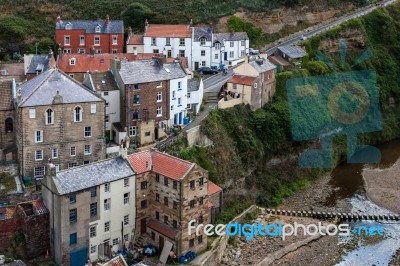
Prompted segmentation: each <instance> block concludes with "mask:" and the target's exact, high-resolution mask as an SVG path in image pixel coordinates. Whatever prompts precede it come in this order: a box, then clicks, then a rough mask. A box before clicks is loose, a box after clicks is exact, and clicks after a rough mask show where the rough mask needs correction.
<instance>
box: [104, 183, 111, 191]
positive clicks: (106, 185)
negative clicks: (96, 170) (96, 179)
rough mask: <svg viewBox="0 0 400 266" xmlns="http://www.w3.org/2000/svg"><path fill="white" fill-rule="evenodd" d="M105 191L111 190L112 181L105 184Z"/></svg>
mask: <svg viewBox="0 0 400 266" xmlns="http://www.w3.org/2000/svg"><path fill="white" fill-rule="evenodd" d="M104 192H110V183H105V184H104Z"/></svg>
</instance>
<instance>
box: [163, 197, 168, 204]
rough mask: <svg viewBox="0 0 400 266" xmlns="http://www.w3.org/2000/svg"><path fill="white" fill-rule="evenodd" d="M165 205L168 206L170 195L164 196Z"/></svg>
mask: <svg viewBox="0 0 400 266" xmlns="http://www.w3.org/2000/svg"><path fill="white" fill-rule="evenodd" d="M164 205H166V206H168V197H164Z"/></svg>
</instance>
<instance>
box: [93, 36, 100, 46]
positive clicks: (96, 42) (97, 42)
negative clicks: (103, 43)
mask: <svg viewBox="0 0 400 266" xmlns="http://www.w3.org/2000/svg"><path fill="white" fill-rule="evenodd" d="M94 45H100V36H94Z"/></svg>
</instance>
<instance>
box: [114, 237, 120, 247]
mask: <svg viewBox="0 0 400 266" xmlns="http://www.w3.org/2000/svg"><path fill="white" fill-rule="evenodd" d="M118 243H119V241H118V238H114V239H113V246H114V245H118Z"/></svg>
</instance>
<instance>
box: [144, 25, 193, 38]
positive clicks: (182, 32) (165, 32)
mask: <svg viewBox="0 0 400 266" xmlns="http://www.w3.org/2000/svg"><path fill="white" fill-rule="evenodd" d="M144 36H146V37H171V38H172V37H175V38H190V37H191V36H192V28H191V27H190V26H189V25H179V24H177V25H164V24H149V26H148V28H147V30H146V33H145V34H144Z"/></svg>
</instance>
